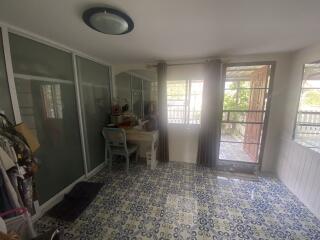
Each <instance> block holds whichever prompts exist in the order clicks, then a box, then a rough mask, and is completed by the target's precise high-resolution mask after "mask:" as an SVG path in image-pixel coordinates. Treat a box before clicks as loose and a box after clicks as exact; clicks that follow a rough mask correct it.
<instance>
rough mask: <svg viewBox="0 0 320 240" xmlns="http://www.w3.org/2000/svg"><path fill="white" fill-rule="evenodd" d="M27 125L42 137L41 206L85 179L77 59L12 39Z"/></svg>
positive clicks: (15, 69) (18, 88)
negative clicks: (74, 69)
mask: <svg viewBox="0 0 320 240" xmlns="http://www.w3.org/2000/svg"><path fill="white" fill-rule="evenodd" d="M10 47H11V54H12V62H13V71H14V76H15V84H16V89H17V95H18V101H19V107H20V111H21V117H22V120H23V121H24V122H25V123H26V124H27V125H28V126H29V127H30V128H31V129H32V130H33V131H34V133H35V134H36V135H37V137H38V138H39V141H40V144H41V147H40V149H39V150H38V151H37V152H36V157H37V158H38V159H39V164H40V169H39V172H38V173H37V174H36V184H37V190H38V193H39V200H40V203H43V202H45V201H47V200H48V199H50V198H51V197H52V196H54V195H55V194H57V193H58V192H59V191H61V190H62V189H63V188H65V187H66V186H68V185H69V184H71V183H72V182H74V181H75V180H77V179H78V178H79V177H80V176H82V175H83V174H84V165H83V156H82V149H81V141H80V130H79V124H78V123H79V121H78V112H77V104H76V94H75V83H74V76H73V64H72V55H71V54H70V53H68V52H64V51H61V50H58V49H55V48H53V47H49V46H47V45H44V44H41V43H39V42H36V41H33V40H30V39H28V38H24V37H21V36H18V35H15V34H10Z"/></svg>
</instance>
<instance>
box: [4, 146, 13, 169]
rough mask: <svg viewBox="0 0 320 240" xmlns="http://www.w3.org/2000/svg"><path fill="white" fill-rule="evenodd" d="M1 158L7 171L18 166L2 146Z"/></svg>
mask: <svg viewBox="0 0 320 240" xmlns="http://www.w3.org/2000/svg"><path fill="white" fill-rule="evenodd" d="M0 158H1V160H2V164H3V167H4V169H5V170H6V171H7V170H9V169H10V168H13V167H15V166H16V165H15V163H14V162H13V161H12V158H10V157H9V155H8V154H7V153H6V152H5V151H4V150H3V148H2V147H1V146H0Z"/></svg>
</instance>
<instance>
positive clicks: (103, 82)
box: [76, 57, 111, 171]
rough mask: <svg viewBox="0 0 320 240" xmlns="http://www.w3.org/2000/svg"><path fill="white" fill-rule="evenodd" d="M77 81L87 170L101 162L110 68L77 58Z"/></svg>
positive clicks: (107, 120) (108, 95)
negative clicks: (102, 132)
mask: <svg viewBox="0 0 320 240" xmlns="http://www.w3.org/2000/svg"><path fill="white" fill-rule="evenodd" d="M76 59H77V70H78V79H79V83H80V96H81V103H82V114H83V120H84V121H83V122H84V132H85V141H86V152H87V166H88V171H91V170H93V169H94V168H96V167H97V166H99V165H100V164H101V163H103V162H104V159H105V158H104V155H105V152H104V151H105V148H104V146H105V144H104V139H103V136H102V134H101V131H102V128H103V127H104V126H106V125H107V124H108V123H109V121H110V115H111V92H110V69H109V68H108V67H107V66H105V65H101V64H99V63H96V62H93V61H91V60H88V59H85V58H82V57H77V58H76Z"/></svg>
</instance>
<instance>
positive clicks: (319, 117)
mask: <svg viewBox="0 0 320 240" xmlns="http://www.w3.org/2000/svg"><path fill="white" fill-rule="evenodd" d="M296 133H298V134H299V135H302V136H310V135H320V112H319V111H299V112H298V116H297V126H296Z"/></svg>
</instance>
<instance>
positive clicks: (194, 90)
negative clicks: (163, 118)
mask: <svg viewBox="0 0 320 240" xmlns="http://www.w3.org/2000/svg"><path fill="white" fill-rule="evenodd" d="M202 88H203V81H202V80H179V81H168V82H167V108H168V123H176V124H200V116H201V106H202Z"/></svg>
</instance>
